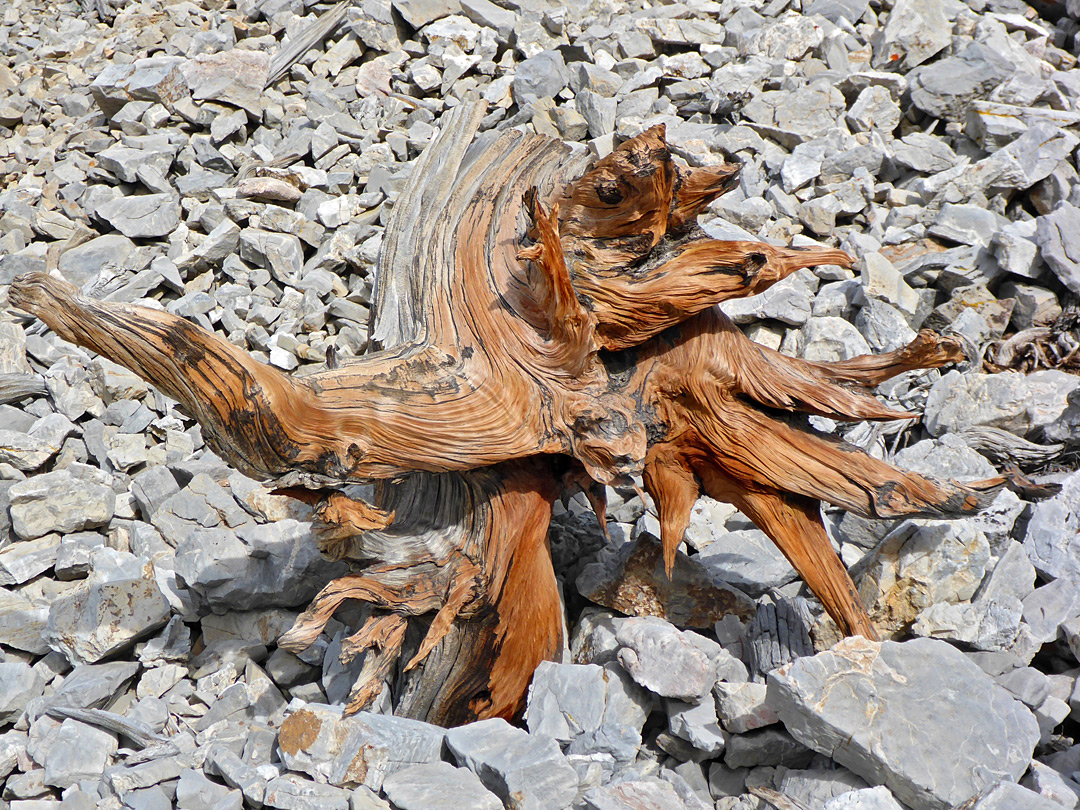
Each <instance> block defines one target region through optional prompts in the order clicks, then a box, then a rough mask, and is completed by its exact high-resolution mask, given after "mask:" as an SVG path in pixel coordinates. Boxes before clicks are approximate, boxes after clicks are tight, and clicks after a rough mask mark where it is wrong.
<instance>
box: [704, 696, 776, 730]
mask: <svg viewBox="0 0 1080 810" xmlns="http://www.w3.org/2000/svg"><path fill="white" fill-rule="evenodd" d="M765 689H766V687H765V684H763V683H718V684H716V686H714V687H713V694H714V695H715V696H716V711H717V714H718V716H719V717H720V722H721V723H723V725H724V728H725V729H727V730H728V731H730V732H731V733H732V734H745V733H746V732H747V731H753V730H754V729H756V728H764V727H765V726H771V725H772V724H773V723H776V722H778V721H779V719H780V718H779V717H777V716H776V712H774V711H773V710H772V709H771V708H769V706H768V704H767V703H766V702H765Z"/></svg>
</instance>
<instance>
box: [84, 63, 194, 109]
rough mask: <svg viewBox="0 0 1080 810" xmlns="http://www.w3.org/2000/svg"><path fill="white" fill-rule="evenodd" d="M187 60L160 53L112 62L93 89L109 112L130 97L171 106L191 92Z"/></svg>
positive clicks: (92, 85)
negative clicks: (127, 61)
mask: <svg viewBox="0 0 1080 810" xmlns="http://www.w3.org/2000/svg"><path fill="white" fill-rule="evenodd" d="M184 61H185V60H184V59H182V58H180V57H177V56H157V57H153V58H150V59H136V60H135V61H134V62H132V63H130V64H122V63H119V64H116V63H114V64H110V65H108V66H107V67H106V68H105V69H104V70H103V71H102V72H101V73H100V74H98V76H97V78H96V79H94V81H93V83H92V84H91V85H90V92H91V93H93V95H94V101H96V102H97V105H98V106H99V107H100V108H101V111H102V112H104V113H105V114H106V115H108V116H112V115H115V114H116V113H118V112H119V111H120V109H121V108H122V107H123V106H124V105H125V104H127V103H128V102H129V101H152V102H157V103H159V104H163V105H164V106H165V107H167V108H171V107H174V106H175V105H176V104H177V103H179V102H181V101H182V100H183V99H184V98H186V97H187V96H188V87H187V83H186V82H185V81H184V74H183V72H182V71H181V66H182V65H183V64H184Z"/></svg>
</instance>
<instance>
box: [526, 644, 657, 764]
mask: <svg viewBox="0 0 1080 810" xmlns="http://www.w3.org/2000/svg"><path fill="white" fill-rule="evenodd" d="M651 703H652V700H651V698H650V697H649V696H648V695H647V694H646V693H645V691H644V690H642V689H641V688H640V687H638V686H637V685H636V684H635V683H633V681H631V679H630V676H629V675H627V674H626V673H625V672H623V671H622V670H621V669H620V667H619V666H617V665H616V664H615V663H613V662H612V663H609V664H608V665H607V666H606V667H601V666H597V665H596V664H556V663H554V662H552V661H541V662H540V666H538V667H537V668H536V672H534V673H533V679H532V686H530V688H529V709H528V713H527V714H526V722H527V723H528V727H529V732H530V733H536V732H539V733H541V734H546V735H548V736H549V737H552V738H554V739H555V740H556V741H558V742H559V743H560V744H564V745H565V744H567V743H568V744H569V753H571V754H589V753H594V752H596V751H604V752H607V753H610V754H611V755H612V756H614V757H615V758H616V759H617V760H620V761H625V762H632V761H633V760H634V758H635V757H636V756H637V752H638V748H639V747H640V745H641V728H642V726H644V725H645V720H646V718H647V717H648V714H649V708H650V705H651Z"/></svg>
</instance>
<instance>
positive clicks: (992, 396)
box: [923, 370, 1030, 436]
mask: <svg viewBox="0 0 1080 810" xmlns="http://www.w3.org/2000/svg"><path fill="white" fill-rule="evenodd" d="M1029 403H1030V396H1029V389H1028V385H1027V381H1026V379H1025V377H1024V375H1023V374H1019V373H1017V372H1011V371H1006V372H1003V373H1001V374H983V373H980V372H974V373H968V374H961V373H960V372H959V371H955V370H954V371H950V372H948V373H946V374H943V375H942V376H941V378H940V379H939V380H938V381H937V382H935V383H934V385H933V387H932V388H931V389H930V395H929V396H928V397H927V400H926V408H925V414H924V416H923V421H924V423H925V424H926V428H927V430H929V431H930V433H931V435H934V436H940V435H942V434H944V433H948V432H954V433H956V432H961V431H963V430H964V429H965V428H970V427H976V426H986V427H996V428H1002V429H1003V430H1008V431H1010V432H1011V433H1018V434H1020V435H1023V434H1024V433H1026V432H1027V430H1028V427H1029V424H1030V421H1029V419H1028V407H1029Z"/></svg>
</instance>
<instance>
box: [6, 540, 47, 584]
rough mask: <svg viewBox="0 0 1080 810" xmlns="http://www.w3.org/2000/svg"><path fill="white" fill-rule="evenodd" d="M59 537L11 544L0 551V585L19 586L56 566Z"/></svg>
mask: <svg viewBox="0 0 1080 810" xmlns="http://www.w3.org/2000/svg"><path fill="white" fill-rule="evenodd" d="M59 549H60V536H59V535H56V534H47V535H45V536H44V537H39V538H37V539H36V540H25V541H23V542H21V543H13V544H12V545H10V546H8V547H7V548H5V549H3V550H2V551H0V585H21V584H22V583H24V582H29V581H30V580H31V579H33V578H34V577H36V576H38V575H39V574H43V573H45V572H46V571H48V570H49V569H50V568H52V567H53V566H54V565H55V564H56V558H57V555H58V554H59Z"/></svg>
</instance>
